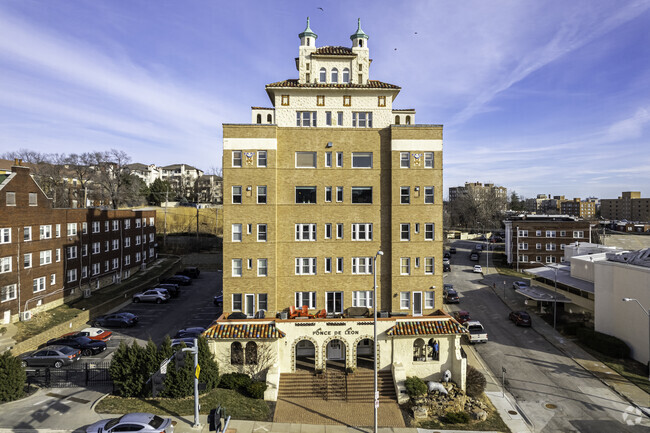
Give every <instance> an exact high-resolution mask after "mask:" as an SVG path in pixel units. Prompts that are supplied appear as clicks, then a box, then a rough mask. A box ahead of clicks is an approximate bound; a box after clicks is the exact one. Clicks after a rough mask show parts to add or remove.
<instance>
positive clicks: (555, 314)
mask: <svg viewBox="0 0 650 433" xmlns="http://www.w3.org/2000/svg"><path fill="white" fill-rule="evenodd" d="M534 263H539V264H540V265H542V266H546V267H547V268H550V269H553V270H554V271H555V280H554V283H555V284H554V286H555V294H554V295H553V329H555V324H556V319H557V265H555V267H552V266H549V265H547V264H546V263H542V262H534Z"/></svg>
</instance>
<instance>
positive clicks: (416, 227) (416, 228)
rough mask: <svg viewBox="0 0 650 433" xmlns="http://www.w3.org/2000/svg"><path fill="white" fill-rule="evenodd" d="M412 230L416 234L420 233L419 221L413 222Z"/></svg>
mask: <svg viewBox="0 0 650 433" xmlns="http://www.w3.org/2000/svg"><path fill="white" fill-rule="evenodd" d="M413 231H414V232H415V234H416V235H417V234H418V233H420V223H415V229H414V230H413Z"/></svg>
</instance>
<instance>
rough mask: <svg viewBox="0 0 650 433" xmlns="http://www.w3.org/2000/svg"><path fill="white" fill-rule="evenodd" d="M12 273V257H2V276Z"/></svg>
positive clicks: (0, 271) (0, 258)
mask: <svg viewBox="0 0 650 433" xmlns="http://www.w3.org/2000/svg"><path fill="white" fill-rule="evenodd" d="M6 272H11V257H0V274H4V273H6Z"/></svg>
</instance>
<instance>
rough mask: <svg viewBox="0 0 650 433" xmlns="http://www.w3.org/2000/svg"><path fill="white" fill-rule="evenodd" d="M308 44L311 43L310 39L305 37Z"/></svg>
mask: <svg viewBox="0 0 650 433" xmlns="http://www.w3.org/2000/svg"><path fill="white" fill-rule="evenodd" d="M309 44H311V41H310V40H309V38H307V46H309Z"/></svg>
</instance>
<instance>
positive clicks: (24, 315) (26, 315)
mask: <svg viewBox="0 0 650 433" xmlns="http://www.w3.org/2000/svg"><path fill="white" fill-rule="evenodd" d="M28 320H32V312H31V311H29V310H28V311H23V312H22V313H20V321H21V322H27V321H28Z"/></svg>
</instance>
